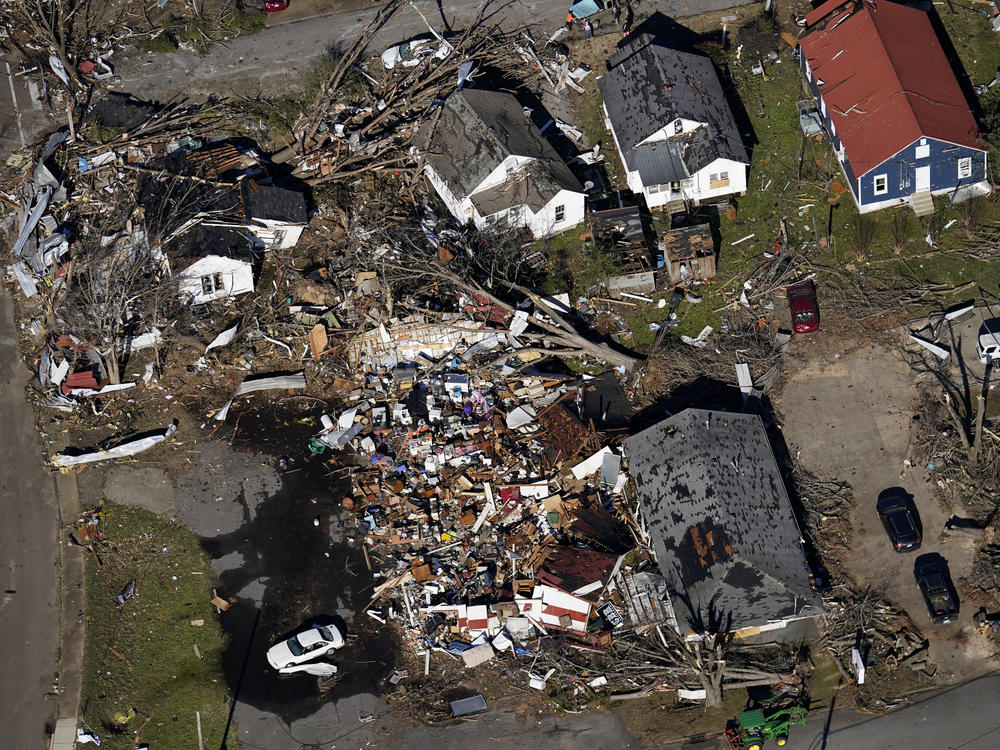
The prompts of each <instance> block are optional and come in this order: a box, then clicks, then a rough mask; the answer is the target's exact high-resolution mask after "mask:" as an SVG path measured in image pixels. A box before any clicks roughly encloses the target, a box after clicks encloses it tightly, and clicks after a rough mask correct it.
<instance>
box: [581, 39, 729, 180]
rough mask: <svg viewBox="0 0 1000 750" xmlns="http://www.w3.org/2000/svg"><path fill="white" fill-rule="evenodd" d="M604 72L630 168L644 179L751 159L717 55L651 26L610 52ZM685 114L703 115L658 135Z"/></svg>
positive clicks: (609, 106)
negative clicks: (682, 45)
mask: <svg viewBox="0 0 1000 750" xmlns="http://www.w3.org/2000/svg"><path fill="white" fill-rule="evenodd" d="M609 65H610V66H611V69H610V70H609V71H608V73H607V75H605V76H603V77H602V78H601V79H599V81H598V84H599V86H600V89H601V96H602V97H603V99H604V107H605V109H606V111H607V114H608V118H609V119H610V120H611V123H612V127H613V128H614V132H615V135H616V140H617V142H618V146H619V149H620V151H621V155H622V159H623V161H624V162H625V165H626V168H627V169H628V170H629V171H630V172H632V171H637V172H638V173H639V175H640V177H641V178H642V183H643V184H644V185H654V184H663V183H670V182H675V181H679V180H683V179H686V178H688V177H690V176H691V175H694V174H695V173H696V172H698V171H699V170H701V169H703V168H704V167H706V166H708V165H709V164H711V163H712V162H714V161H716V160H717V159H720V158H721V159H730V160H732V161H737V162H742V163H744V164H747V163H749V158H748V156H747V151H746V148H745V147H744V145H743V141H742V140H741V138H740V133H739V130H738V128H737V127H736V120H735V119H734V117H733V113H732V111H731V110H730V108H729V104H728V103H727V101H726V94H725V92H724V91H723V88H722V84H721V83H720V81H719V77H718V75H717V73H716V72H715V67H714V65H713V64H712V61H711V60H710V59H709V58H707V57H705V56H703V55H697V54H692V53H690V52H684V51H681V50H677V49H672V48H671V47H669V46H668V44H667V42H666V40H663V39H660V38H658V37H655V36H652V35H649V34H643V35H640V36H639V37H637V38H635V39H634V40H629V42H628V43H627V44H626V45H624V46H623V48H622V49H621V50H620V51H619V52H617V53H616V54H615V55H613V56H612V57H611V59H610V60H609ZM678 119H681V120H687V121H689V122H691V123H701V124H702V126H701V127H696V128H694V129H689V130H685V132H683V133H680V134H679V137H675V138H667V139H665V140H653V141H650V140H649V139H650V136H652V135H654V134H655V133H656V132H657V131H660V130H662V129H663V128H664V127H665V126H667V125H669V124H671V123H673V122H674V121H676V120H678Z"/></svg>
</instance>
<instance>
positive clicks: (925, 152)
mask: <svg viewBox="0 0 1000 750" xmlns="http://www.w3.org/2000/svg"><path fill="white" fill-rule="evenodd" d="M930 155H931V147H930V146H929V145H927V144H926V143H921V144H920V145H919V146H917V148H916V150H915V152H914V156H915V157H916V158H917V159H926V158H928V157H929V156H930Z"/></svg>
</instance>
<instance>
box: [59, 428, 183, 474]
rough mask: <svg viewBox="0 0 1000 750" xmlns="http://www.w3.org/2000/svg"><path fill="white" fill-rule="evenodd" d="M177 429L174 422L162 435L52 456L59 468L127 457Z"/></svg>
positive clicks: (143, 449) (150, 446) (163, 438)
mask: <svg viewBox="0 0 1000 750" xmlns="http://www.w3.org/2000/svg"><path fill="white" fill-rule="evenodd" d="M176 430H177V425H176V424H172V425H170V426H169V427H167V429H165V430H164V431H163V434H162V435H150V436H148V437H144V438H139V439H138V440H132V441H131V442H128V443H122V444H121V445H116V446H115V447H114V448H108V449H107V450H96V451H88V452H87V453H81V454H80V455H78V456H68V455H66V454H65V453H57V454H56V455H55V456H54V457H53V458H52V465H53V466H58V467H59V468H65V467H67V466H79V465H80V464H89V463H93V462H94V461H106V460H108V459H111V458H125V457H126V456H134V455H136V454H137V453H142V452H143V451H148V450H149V449H150V448H152V447H153V446H154V445H159V444H160V443H162V442H163V441H164V440H166V439H167V438H169V437H170V436H171V435H173V434H174V432H175V431H176Z"/></svg>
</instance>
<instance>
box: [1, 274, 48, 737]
mask: <svg viewBox="0 0 1000 750" xmlns="http://www.w3.org/2000/svg"><path fill="white" fill-rule="evenodd" d="M13 312H14V310H13V304H12V302H11V298H10V295H9V294H8V292H7V291H6V290H0V413H2V414H3V417H2V418H0V419H2V421H0V425H2V428H0V436H2V437H0V518H2V519H3V520H2V522H0V591H2V592H3V593H2V594H0V644H3V647H2V648H0V737H2V738H3V741H2V742H0V744H2V745H3V746H4V747H10V748H33V747H42V746H43V743H44V737H45V726H46V723H47V722H49V721H51V720H52V719H53V716H54V713H55V708H56V703H55V701H54V700H46V698H45V694H46V693H48V692H50V691H51V690H52V680H53V679H54V677H55V674H56V654H57V649H58V646H59V594H58V574H59V571H58V567H57V564H58V549H57V547H56V545H57V544H58V542H57V537H58V526H59V524H58V504H57V502H56V495H55V487H54V484H53V481H52V477H51V476H50V475H49V474H48V473H47V472H46V471H45V470H44V469H43V468H42V461H41V456H40V451H39V443H38V436H37V434H36V433H35V428H34V426H35V417H34V414H33V413H32V410H31V407H30V406H29V404H28V402H27V400H26V399H25V395H24V387H25V385H26V384H27V381H28V378H29V377H30V375H29V373H28V370H27V369H26V368H25V367H24V366H23V365H22V364H21V357H20V355H19V353H18V351H17V345H16V339H15V331H16V327H15V323H14V317H13Z"/></svg>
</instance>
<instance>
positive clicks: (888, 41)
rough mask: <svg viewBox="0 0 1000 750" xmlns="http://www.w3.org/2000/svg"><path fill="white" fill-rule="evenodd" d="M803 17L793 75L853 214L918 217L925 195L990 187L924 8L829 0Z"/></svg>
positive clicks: (968, 193) (927, 204) (971, 125)
mask: <svg viewBox="0 0 1000 750" xmlns="http://www.w3.org/2000/svg"><path fill="white" fill-rule="evenodd" d="M827 17H830V19H829V21H828V22H827V23H826V24H825V26H821V25H820V24H821V21H822V20H823V19H824V18H827ZM805 23H806V25H807V26H810V27H813V28H814V30H813V31H812V32H811V33H810V34H809V35H808V36H806V37H805V38H803V39H802V41H801V43H800V47H801V55H800V58H799V59H800V65H801V68H802V73H803V75H804V76H805V78H806V82H807V83H808V85H809V89H810V90H811V91H812V94H813V96H814V97H815V99H816V104H817V106H818V107H819V111H820V114H821V115H822V119H823V123H824V126H825V128H826V131H827V134H828V136H829V139H830V142H831V143H832V145H833V148H834V151H835V152H836V155H837V161H838V162H839V163H840V166H841V169H842V170H843V172H844V177H845V178H846V179H847V185H848V187H850V190H851V195H852V196H853V198H854V202H855V203H856V204H857V206H858V210H859V211H860V212H861V213H868V212H870V211H877V210H879V209H882V208H889V207H891V206H897V205H900V204H909V205H910V206H912V207H913V210H914V211H915V212H916V213H917V215H919V216H925V215H927V214H930V213H933V211H934V203H933V200H932V196H935V195H944V194H950V195H951V196H952V198H953V200H961V199H965V198H969V197H972V196H975V195H984V194H986V193H988V192H989V191H990V186H989V181H988V175H987V169H986V161H987V146H986V144H985V143H984V142H983V140H982V138H981V136H980V133H979V128H978V126H977V125H976V120H975V118H974V117H973V115H972V112H971V110H970V109H969V104H968V102H967V101H966V99H965V96H964V94H963V93H962V88H961V86H960V85H959V83H958V81H957V80H956V78H955V74H954V73H953V72H952V69H951V65H950V64H949V62H948V58H947V56H946V55H945V52H944V50H943V48H942V46H941V42H940V40H939V39H938V38H937V34H936V33H935V31H934V27H933V25H932V23H931V20H930V17H929V16H928V14H927V12H926V11H924V10H920V9H918V8H913V7H909V6H906V5H901V4H899V3H895V2H890V1H889V0H878V1H877V2H875V0H865V2H862V3H857V4H854V3H848V2H846V0H844V1H843V2H838V1H837V0H831V1H830V2H827V3H825V4H823V5H821V6H820V7H819V8H817V9H816V10H815V11H813V12H812V13H811V14H809V15H808V16H806V19H805Z"/></svg>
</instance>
